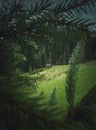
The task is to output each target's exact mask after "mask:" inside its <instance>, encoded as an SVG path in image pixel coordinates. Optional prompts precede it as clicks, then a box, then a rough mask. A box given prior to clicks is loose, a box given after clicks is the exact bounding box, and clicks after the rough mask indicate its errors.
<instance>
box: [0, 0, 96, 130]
mask: <svg viewBox="0 0 96 130" xmlns="http://www.w3.org/2000/svg"><path fill="white" fill-rule="evenodd" d="M95 3H96V1H95V0H87V1H86V0H84V1H78V2H76V1H75V0H72V1H67V0H66V1H64V3H63V4H62V5H61V4H57V5H56V6H51V5H52V4H51V3H50V2H49V1H47V0H42V1H41V2H39V3H37V4H36V5H35V6H33V5H32V6H30V5H29V6H27V7H28V8H26V7H25V6H24V1H23V0H10V1H8V0H6V1H2V2H1V5H0V64H1V66H0V76H1V77H0V113H1V116H0V129H1V130H2V129H4V130H8V129H12V130H26V129H33V130H40V129H41V130H58V129H59V130H60V129H61V130H62V129H70V127H71V125H72V122H73V121H74V118H70V117H71V116H72V117H74V114H73V115H72V109H71V113H70V115H68V116H67V120H66V121H65V123H64V118H63V121H61V120H59V119H58V118H57V117H58V115H59V114H60V113H61V112H62V110H61V109H60V108H56V107H51V108H48V107H46V106H47V105H46V104H44V105H43V104H40V99H41V96H33V97H32V98H31V99H30V98H29V99H28V97H27V99H28V100H27V101H26V99H25V95H23V94H22V93H20V91H19V90H18V89H17V88H19V89H20V88H22V87H32V89H36V87H37V84H35V81H34V79H33V78H32V77H31V78H30V77H28V76H27V77H26V76H24V75H22V74H19V75H18V74H17V73H16V72H15V70H16V69H17V67H18V64H19V65H20V64H21V63H23V62H24V61H25V60H26V61H27V62H26V64H28V65H27V66H28V69H29V63H30V61H31V65H33V67H34V66H35V65H36V64H35V65H34V64H33V63H32V61H34V60H35V58H36V61H35V63H38V62H37V61H38V59H39V58H38V55H37V53H35V52H36V51H37V50H38V45H37V44H34V43H35V42H34V40H32V39H30V37H31V36H33V37H34V36H36V37H37V36H38V35H39V34H40V31H39V30H38V29H39V28H40V27H41V25H42V24H46V25H50V24H51V25H52V26H54V25H55V26H64V27H65V28H66V27H68V29H69V31H70V30H73V31H74V30H75V31H76V30H78V31H80V32H82V31H88V30H89V27H90V26H91V25H93V23H91V22H90V21H89V20H88V19H85V18H81V17H79V18H78V16H79V15H78V14H80V13H81V12H85V10H84V8H85V6H89V7H90V6H91V4H95ZM93 6H94V5H93ZM70 12H71V13H70ZM78 12H79V13H78ZM76 14H77V15H76ZM43 36H46V35H43ZM43 38H44V37H43ZM25 39H27V41H26V40H25ZM47 39H48V40H49V41H51V42H52V39H51V38H50V36H47ZM23 42H24V46H23V45H22V44H23ZM25 44H26V45H25ZM23 48H24V51H23ZM46 48H47V46H46ZM76 50H79V49H76ZM47 51H49V48H48V50H47ZM74 52H75V51H74ZM48 55H49V54H48ZM48 55H47V56H48ZM74 55H75V53H73V56H72V60H71V62H70V69H69V73H68V80H69V79H70V80H69V81H68V82H67V84H68V85H67V87H66V88H67V89H66V93H67V101H68V103H69V105H70V107H71V106H72V107H73V103H74V92H75V85H74V77H75V75H76V72H77V70H76V66H75V64H77V62H76V60H77V59H78V58H77V59H76V60H74V57H75V56H76V57H77V56H78V55H77V52H76V55H75V56H74ZM48 58H49V57H48ZM44 59H45V58H44ZM45 62H46V60H45ZM74 63H75V64H74ZM71 66H72V67H71ZM74 68H75V69H74ZM70 72H72V73H71V74H70ZM70 75H71V76H70ZM2 76H3V77H2ZM71 79H72V83H73V84H72V86H71V85H70V84H71V83H70V81H71ZM21 90H22V89H21ZM53 92H55V90H54V91H53ZM91 93H92V94H93V96H92V97H95V96H94V93H93V91H92V92H91ZM70 94H71V96H70ZM52 95H54V93H53V94H52ZM88 95H90V94H88ZM89 97H90V96H89ZM87 98H88V96H87ZM88 99H89V98H88ZM91 100H92V101H93V98H91ZM93 103H94V102H93ZM89 105H90V104H89ZM88 107H89V106H88ZM80 112H81V111H80ZM68 114H69V113H68ZM71 119H72V120H71ZM76 119H78V118H76ZM86 119H87V118H86ZM68 121H70V122H71V125H70V126H68ZM89 121H90V120H89ZM91 121H92V120H91ZM62 122H63V123H62ZM90 126H91V125H90Z"/></svg>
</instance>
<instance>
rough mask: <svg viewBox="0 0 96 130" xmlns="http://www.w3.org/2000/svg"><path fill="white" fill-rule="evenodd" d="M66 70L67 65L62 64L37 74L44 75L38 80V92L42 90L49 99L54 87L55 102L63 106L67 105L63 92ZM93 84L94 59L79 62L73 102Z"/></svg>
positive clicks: (95, 69) (94, 79) (95, 67)
mask: <svg viewBox="0 0 96 130" xmlns="http://www.w3.org/2000/svg"><path fill="white" fill-rule="evenodd" d="M67 70H68V66H66V65H62V66H53V67H52V68H49V69H45V70H44V71H43V72H40V73H39V75H43V76H44V77H43V78H41V80H39V81H38V85H39V88H38V93H41V92H42V91H43V93H44V98H45V100H47V101H48V100H49V97H50V93H51V92H52V90H53V89H54V88H56V90H57V95H56V99H57V104H58V105H60V106H64V107H65V106H67V101H66V94H65V80H66V74H67ZM94 84H96V61H90V62H86V63H84V64H81V65H80V69H79V73H78V77H77V82H76V96H75V103H78V102H79V101H80V99H81V98H82V97H83V96H84V95H85V94H86V93H87V92H88V91H89V90H90V88H91V87H93V86H94Z"/></svg>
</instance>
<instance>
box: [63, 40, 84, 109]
mask: <svg viewBox="0 0 96 130" xmlns="http://www.w3.org/2000/svg"><path fill="white" fill-rule="evenodd" d="M83 52H84V43H83V44H82V43H80V42H79V43H77V46H76V47H75V49H74V51H73V53H72V56H71V58H70V60H69V70H68V74H67V79H66V87H65V89H66V97H67V101H68V104H69V108H72V107H73V105H74V99H75V89H76V85H75V82H76V78H77V74H78V70H79V63H80V61H81V59H82V55H83Z"/></svg>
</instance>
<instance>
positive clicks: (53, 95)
mask: <svg viewBox="0 0 96 130" xmlns="http://www.w3.org/2000/svg"><path fill="white" fill-rule="evenodd" d="M56 94H57V88H56V87H54V88H53V90H52V92H51V94H50V97H49V105H50V106H54V105H56Z"/></svg>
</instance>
